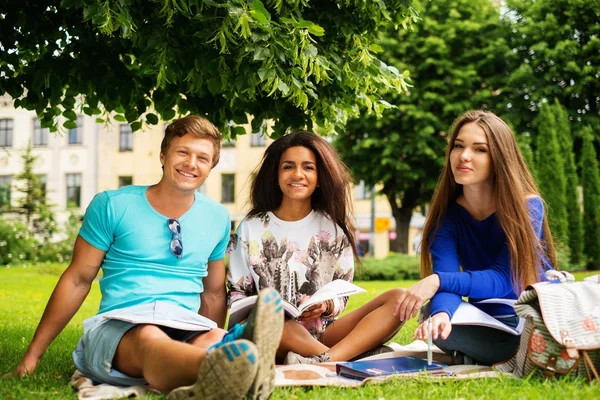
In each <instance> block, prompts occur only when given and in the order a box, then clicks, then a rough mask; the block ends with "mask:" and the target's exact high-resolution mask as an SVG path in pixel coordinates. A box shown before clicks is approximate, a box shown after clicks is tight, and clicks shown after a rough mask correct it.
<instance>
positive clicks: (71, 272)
mask: <svg viewBox="0 0 600 400" xmlns="http://www.w3.org/2000/svg"><path fill="white" fill-rule="evenodd" d="M105 254H106V253H105V252H104V251H101V250H98V249H97V248H95V247H94V246H92V245H91V244H89V243H88V242H86V241H85V240H83V239H82V238H81V236H77V240H76V241H75V248H74V250H73V259H72V260H71V263H70V264H69V266H68V268H67V269H66V270H65V272H63V274H62V275H61V277H60V279H59V281H58V283H57V284H56V287H55V288H54V291H53V292H52V295H51V296H50V300H48V304H47V305H46V309H45V310H44V314H43V315H42V318H41V320H40V323H39V324H38V327H37V329H36V331H35V334H34V335H33V339H32V340H31V343H30V344H29V347H28V348H27V351H26V352H25V355H24V356H23V358H22V359H21V362H20V363H19V365H17V367H16V368H15V370H14V371H13V374H14V375H17V376H23V375H25V374H30V373H33V371H34V370H35V368H36V367H37V364H38V362H39V360H40V358H41V357H42V355H43V354H44V353H45V352H46V350H47V349H48V347H49V346H50V344H51V343H52V341H53V340H54V339H55V338H56V337H57V336H58V335H59V334H60V332H62V330H63V329H64V328H65V326H66V325H67V324H68V323H69V321H70V320H71V318H73V315H75V313H76V312H77V310H79V308H80V307H81V304H83V301H84V300H85V298H86V297H87V295H88V293H89V291H90V288H91V286H92V282H93V281H94V278H95V277H96V275H97V274H98V270H99V269H100V266H101V264H102V261H103V260H104V255H105Z"/></svg>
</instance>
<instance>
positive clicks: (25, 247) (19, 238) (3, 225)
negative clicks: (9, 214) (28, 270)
mask: <svg viewBox="0 0 600 400" xmlns="http://www.w3.org/2000/svg"><path fill="white" fill-rule="evenodd" d="M36 249H37V241H36V240H35V238H34V237H33V236H32V235H31V234H30V233H29V230H28V229H27V227H26V226H25V225H24V224H22V223H20V222H18V221H11V220H8V219H5V218H0V265H7V264H19V263H24V262H26V261H30V260H33V257H34V254H35V252H36Z"/></svg>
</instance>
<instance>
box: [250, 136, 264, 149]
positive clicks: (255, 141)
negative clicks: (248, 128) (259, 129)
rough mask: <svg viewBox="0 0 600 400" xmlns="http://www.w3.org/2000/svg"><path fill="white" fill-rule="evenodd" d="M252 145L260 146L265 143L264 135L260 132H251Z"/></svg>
mask: <svg viewBox="0 0 600 400" xmlns="http://www.w3.org/2000/svg"><path fill="white" fill-rule="evenodd" d="M250 145H251V146H252V147H261V146H264V145H265V137H264V136H263V135H262V134H261V133H253V134H252V138H251V139H250Z"/></svg>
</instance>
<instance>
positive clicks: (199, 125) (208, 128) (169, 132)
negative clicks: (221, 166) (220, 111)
mask: <svg viewBox="0 0 600 400" xmlns="http://www.w3.org/2000/svg"><path fill="white" fill-rule="evenodd" d="M186 133H189V134H190V135H193V136H195V137H197V138H202V139H208V140H210V141H212V142H213V147H214V150H215V151H214V155H213V161H212V168H214V167H215V166H216V165H217V164H218V163H219V157H220V154H221V140H222V139H223V137H222V136H221V132H219V130H218V129H217V127H216V126H214V125H213V124H212V123H211V122H210V121H209V120H207V119H205V118H202V117H199V116H197V115H188V116H187V117H183V118H179V119H178V120H176V121H174V122H173V123H171V124H169V126H167V129H165V137H164V138H163V140H162V143H161V144H160V152H161V153H162V154H163V155H166V154H167V151H168V150H169V146H170V145H171V142H172V141H173V139H175V138H176V137H182V136H183V135H185V134H186Z"/></svg>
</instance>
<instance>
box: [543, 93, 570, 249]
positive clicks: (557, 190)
mask: <svg viewBox="0 0 600 400" xmlns="http://www.w3.org/2000/svg"><path fill="white" fill-rule="evenodd" d="M554 111H555V110H554V108H553V107H552V106H550V105H549V104H547V103H546V104H543V105H542V106H541V107H540V112H539V115H538V116H537V118H536V121H535V122H536V128H537V151H536V161H535V166H536V173H537V184H538V187H539V189H540V192H541V194H542V197H543V198H544V200H545V201H546V204H547V206H548V210H547V213H548V221H549V223H550V227H551V229H552V235H553V237H554V239H555V240H556V239H558V241H560V242H562V243H563V244H567V242H568V238H567V235H568V233H567V229H568V228H567V208H566V207H567V197H566V194H565V193H566V190H567V189H566V186H567V182H566V180H565V173H564V169H565V167H564V161H563V156H564V154H561V148H560V145H559V143H558V137H557V133H556V127H557V123H556V116H555V115H554Z"/></svg>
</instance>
